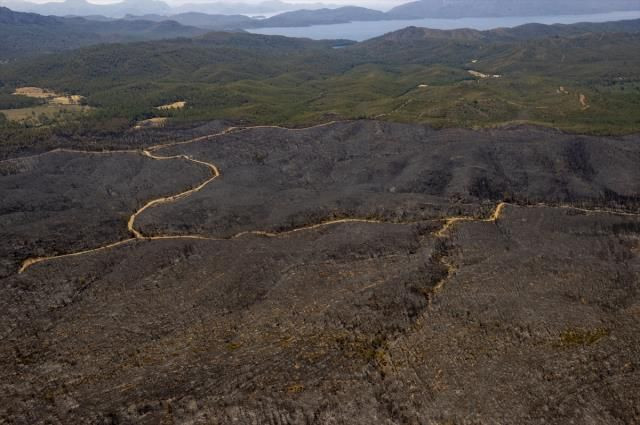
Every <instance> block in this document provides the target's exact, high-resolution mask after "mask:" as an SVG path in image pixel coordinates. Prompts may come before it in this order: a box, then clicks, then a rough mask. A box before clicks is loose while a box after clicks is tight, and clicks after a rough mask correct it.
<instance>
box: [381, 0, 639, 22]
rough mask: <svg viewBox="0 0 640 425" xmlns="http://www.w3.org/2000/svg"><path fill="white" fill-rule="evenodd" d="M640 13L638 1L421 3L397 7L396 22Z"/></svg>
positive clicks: (392, 12)
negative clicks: (428, 19) (631, 11)
mask: <svg viewBox="0 0 640 425" xmlns="http://www.w3.org/2000/svg"><path fill="white" fill-rule="evenodd" d="M622 10H640V2H639V1H638V0H606V1H604V0H535V1H530V0H527V1H525V0H419V1H414V2H411V3H406V4H403V5H400V6H397V7H394V8H393V9H391V10H390V11H389V12H387V16H388V17H389V18H392V19H417V18H451V19H455V18H465V17H488V16H498V17H500V16H548V15H581V14H589V13H602V12H611V11H622Z"/></svg>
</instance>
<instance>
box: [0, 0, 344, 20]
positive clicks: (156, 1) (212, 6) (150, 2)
mask: <svg viewBox="0 0 640 425" xmlns="http://www.w3.org/2000/svg"><path fill="white" fill-rule="evenodd" d="M0 6H4V7H7V8H9V9H11V10H14V11H18V12H31V13H38V14H40V15H55V16H104V17H107V18H122V17H124V16H126V15H150V14H156V15H165V16H168V15H174V14H182V13H187V12H198V13H208V14H217V15H220V14H223V15H236V14H244V15H272V14H274V13H278V12H284V11H291V10H296V9H301V8H303V7H304V8H305V9H311V10H313V9H322V8H336V7H339V6H337V5H330V4H323V3H312V4H307V3H305V4H296V3H287V2H283V1H280V0H267V1H263V2H260V3H242V2H212V3H188V4H183V5H181V6H177V7H173V8H172V7H171V6H169V5H168V4H167V3H165V2H164V1H160V0H123V1H121V2H118V3H111V4H94V3H90V2H88V1H86V0H65V1H63V2H49V3H40V4H39V3H32V2H29V1H25V0H0Z"/></svg>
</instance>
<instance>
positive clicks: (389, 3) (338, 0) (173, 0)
mask: <svg viewBox="0 0 640 425" xmlns="http://www.w3.org/2000/svg"><path fill="white" fill-rule="evenodd" d="M28 1H30V2H32V3H49V2H54V1H62V0H28ZM87 1H89V3H95V4H109V3H119V2H120V1H121V0H87ZM162 1H164V2H165V3H168V4H170V5H172V6H179V5H181V4H184V3H215V2H218V1H222V2H225V3H261V2H262V1H263V0H162ZM282 1H285V2H287V3H300V4H302V3H327V4H343V5H358V6H368V7H378V8H380V9H382V8H384V9H390V8H392V7H394V6H397V5H399V4H403V3H407V2H408V1H411V0H282Z"/></svg>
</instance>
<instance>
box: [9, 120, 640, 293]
mask: <svg viewBox="0 0 640 425" xmlns="http://www.w3.org/2000/svg"><path fill="white" fill-rule="evenodd" d="M335 123H336V121H331V122H328V123H324V124H319V125H316V126H312V127H307V128H299V129H288V128H285V127H279V126H253V127H229V128H227V129H225V130H223V131H221V132H218V133H214V134H210V135H206V136H201V137H196V138H193V139H190V140H186V141H182V142H174V143H167V144H161V145H154V146H151V147H149V148H146V149H143V150H114V151H95V152H92V151H82V150H73V149H54V150H52V151H49V152H45V153H42V154H38V155H33V156H31V157H23V158H16V159H14V160H19V159H24V158H32V157H38V156H42V155H46V154H49V153H53V152H73V153H81V154H87V155H103V154H112V153H131V154H137V155H143V156H145V157H147V158H150V159H153V160H156V161H167V160H176V159H180V160H186V161H190V162H193V163H195V164H198V165H200V166H204V167H207V168H208V169H209V171H210V173H211V176H210V177H209V178H208V179H206V180H205V181H203V182H202V183H200V184H199V185H197V186H195V187H193V188H191V189H188V190H185V191H183V192H180V193H177V194H174V195H171V196H166V197H161V198H157V199H153V200H151V201H149V202H147V203H146V204H144V205H143V206H142V207H141V208H139V209H138V210H137V211H135V212H134V213H133V214H132V215H131V216H130V217H129V220H128V221H127V230H128V231H129V232H130V233H131V235H132V237H131V238H128V239H124V240H121V241H117V242H113V243H110V244H107V245H104V246H101V247H97V248H91V249H86V250H82V251H78V252H73V253H69V254H61V255H55V256H48V257H36V258H29V259H27V260H25V261H24V262H23V263H22V265H21V267H20V269H19V271H18V273H19V274H22V273H24V272H25V271H26V270H28V269H29V268H30V267H32V266H34V265H36V264H38V263H42V262H45V261H51V260H56V259H62V258H69V257H77V256H81V255H85V254H92V253H96V252H101V251H105V250H108V249H111V248H116V247H119V246H122V245H125V244H128V243H131V242H134V241H139V240H142V241H153V240H177V239H192V240H209V241H224V240H234V239H239V238H242V237H244V236H261V237H269V238H273V237H282V236H287V235H291V234H294V233H298V232H303V231H308V230H314V229H318V228H321V227H326V226H332V225H336V224H345V223H366V224H396V225H413V224H417V223H419V222H425V221H443V225H442V227H441V228H440V229H439V230H438V231H437V232H435V233H434V236H435V237H437V238H446V237H447V234H448V232H449V231H450V230H451V229H452V228H453V227H454V226H455V225H456V224H458V223H461V222H497V221H498V220H499V219H500V217H501V215H502V213H503V212H504V209H505V207H506V206H507V205H509V204H508V203H506V202H500V203H498V204H497V205H496V207H495V209H494V210H493V211H492V213H491V214H490V215H489V216H488V217H486V218H478V217H473V216H456V217H448V218H444V219H435V220H421V221H413V222H411V221H406V222H397V221H395V222H394V221H385V220H374V219H368V218H342V219H334V220H328V221H324V222H321V223H316V224H311V225H307V226H303V227H299V228H295V229H292V230H286V231H282V232H268V231H265V230H249V231H244V232H240V233H237V234H235V235H233V236H231V237H226V238H220V237H210V236H203V235H158V236H146V235H144V234H143V233H142V232H141V231H140V230H138V229H136V227H135V224H136V219H137V218H138V217H139V216H140V215H141V214H142V213H143V212H145V211H146V210H148V209H149V208H153V207H155V206H158V205H162V204H166V203H171V202H176V201H178V200H180V199H183V198H186V197H188V196H190V195H192V194H194V193H196V192H199V191H201V190H202V189H204V188H205V187H206V186H207V185H208V184H209V183H211V182H213V181H214V180H216V179H217V178H218V177H220V175H221V173H220V170H219V169H218V167H217V166H216V165H215V164H212V163H209V162H205V161H200V160H198V159H193V158H191V157H190V156H187V155H173V156H160V155H156V154H154V153H153V152H154V151H157V150H159V149H163V148H168V147H174V146H180V145H185V144H189V143H196V142H202V141H205V140H210V139H213V138H215V137H219V136H222V135H225V134H229V133H239V132H244V131H248V130H252V129H260V128H275V129H282V130H287V131H303V130H309V129H312V128H318V127H324V126H329V125H332V124H335ZM6 161H12V160H6ZM3 162H4V161H3ZM544 206H546V205H542V204H540V205H535V206H532V207H544ZM558 208H566V209H574V210H578V211H583V212H587V213H608V214H618V215H627V216H640V214H634V213H625V212H617V211H607V210H601V209H595V210H588V209H583V208H576V207H571V206H559V207H558ZM441 261H442V262H443V264H444V265H445V266H446V267H447V269H448V273H447V275H446V276H445V277H444V278H443V279H442V280H441V281H440V282H439V283H438V284H437V285H436V286H435V287H434V289H433V292H434V293H437V292H439V291H441V289H442V288H443V287H444V285H445V283H446V281H447V280H448V279H449V278H450V277H451V276H452V275H453V273H454V272H455V267H454V266H453V264H451V263H450V262H448V260H447V259H446V258H445V257H443V258H442V259H441Z"/></svg>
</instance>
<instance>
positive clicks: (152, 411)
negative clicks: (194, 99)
mask: <svg viewBox="0 0 640 425" xmlns="http://www.w3.org/2000/svg"><path fill="white" fill-rule="evenodd" d="M213 127H215V126H213ZM204 128H207V127H203V129H204ZM167 131H168V130H167ZM195 136H198V137H197V138H196V139H193V140H188V139H182V140H176V141H175V142H168V143H167V142H165V140H166V138H163V141H162V142H161V143H160V144H156V143H154V142H153V140H150V141H149V143H148V144H146V145H144V146H141V147H140V148H139V150H133V151H130V152H117V153H115V152H114V153H103V152H100V153H88V152H73V151H57V152H52V153H44V154H39V155H37V156H34V157H23V158H14V159H9V160H6V161H3V162H0V188H1V190H2V193H3V198H2V201H0V202H1V203H0V205H1V208H0V222H2V224H3V225H2V229H1V232H2V235H0V236H2V238H1V239H0V240H1V241H2V242H0V249H1V252H2V253H3V263H2V267H3V268H2V278H1V280H0V282H1V283H2V284H1V285H0V315H1V318H0V323H2V327H1V328H0V339H1V340H2V344H0V423H16V424H39V423H42V424H44V423H54V424H67V423H97V424H128V423H143V424H144V423H148V424H158V423H165V424H169V423H174V424H178V423H184V424H228V423H238V424H262V423H272V424H372V423H380V424H450V423H454V424H476V423H480V424H494V423H531V424H538V423H557V424H566V423H594V424H631V423H637V422H640V408H639V406H640V396H639V394H640V351H639V350H638V347H640V336H639V335H640V294H639V293H638V289H639V288H640V277H639V276H640V209H639V207H640V203H639V201H640V167H638V164H639V163H640V137H638V136H625V137H617V138H607V137H593V136H578V135H571V134H564V133H560V132H556V131H552V130H545V129H540V128H536V127H513V128H504V129H499V130H498V129H496V130H483V131H471V130H457V129H448V130H433V129H430V128H428V127H423V126H416V125H400V124H390V123H382V122H376V121H354V122H338V123H331V124H328V125H322V126H317V127H313V128H308V129H301V130H288V129H282V128H275V127H256V128H244V129H243V128H231V129H227V130H224V131H223V130H216V131H214V132H213V133H211V134H206V133H205V134H194V137H195ZM203 136H204V137H203ZM5 193H6V194H7V195H5Z"/></svg>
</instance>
